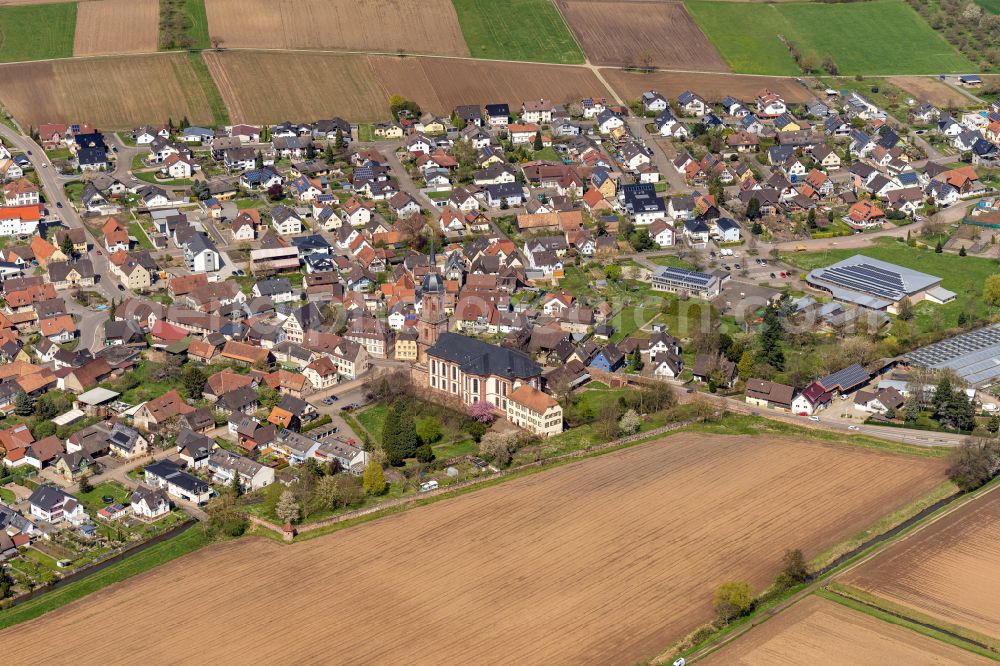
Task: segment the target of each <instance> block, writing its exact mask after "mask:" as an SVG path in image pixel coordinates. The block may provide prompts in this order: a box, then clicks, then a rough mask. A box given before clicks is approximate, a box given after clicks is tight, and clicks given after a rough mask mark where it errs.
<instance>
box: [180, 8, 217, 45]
mask: <svg viewBox="0 0 1000 666" xmlns="http://www.w3.org/2000/svg"><path fill="white" fill-rule="evenodd" d="M184 14H185V15H186V16H187V18H188V20H189V21H190V22H191V25H190V27H189V28H188V30H187V34H188V37H190V38H191V48H192V49H207V48H211V46H212V42H211V40H210V39H209V36H208V12H207V11H205V0H184Z"/></svg>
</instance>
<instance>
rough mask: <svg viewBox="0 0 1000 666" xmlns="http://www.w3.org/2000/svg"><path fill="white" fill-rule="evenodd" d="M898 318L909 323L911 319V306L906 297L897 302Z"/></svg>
mask: <svg viewBox="0 0 1000 666" xmlns="http://www.w3.org/2000/svg"><path fill="white" fill-rule="evenodd" d="M899 318H900V319H902V320H903V321H910V320H911V319H913V304H912V303H911V302H910V299H909V298H908V297H906V296H904V297H903V300H901V301H900V302H899Z"/></svg>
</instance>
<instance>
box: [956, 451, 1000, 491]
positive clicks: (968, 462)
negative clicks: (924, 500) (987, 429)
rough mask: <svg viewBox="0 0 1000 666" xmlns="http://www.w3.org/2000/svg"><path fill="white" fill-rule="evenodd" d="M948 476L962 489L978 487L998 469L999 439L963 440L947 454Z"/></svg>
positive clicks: (999, 465)
mask: <svg viewBox="0 0 1000 666" xmlns="http://www.w3.org/2000/svg"><path fill="white" fill-rule="evenodd" d="M949 462H950V465H949V466H948V478H950V479H951V480H952V481H953V482H954V484H955V485H956V486H958V487H959V488H960V489H961V490H962V491H964V492H969V491H970V490H975V489H976V488H979V487H980V486H982V485H983V484H985V483H986V482H987V481H989V480H990V479H992V478H993V477H994V476H995V475H996V474H997V471H1000V441H998V440H996V439H976V440H972V441H968V442H963V443H962V444H959V445H958V446H957V447H955V448H954V449H952V451H951V454H950V455H949Z"/></svg>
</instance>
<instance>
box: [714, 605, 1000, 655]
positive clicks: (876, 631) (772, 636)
mask: <svg viewBox="0 0 1000 666" xmlns="http://www.w3.org/2000/svg"><path fill="white" fill-rule="evenodd" d="M700 663H704V664H706V665H711V664H742V665H746V666H756V665H758V664H760V665H763V664H789V665H798V664H864V663H869V664H874V663H884V664H932V663H933V664H956V665H957V664H989V663H992V662H991V661H990V660H989V659H987V658H985V657H982V656H980V655H976V654H973V653H971V652H967V651H965V650H962V649H960V648H957V647H954V646H952V645H948V644H946V643H943V642H940V641H937V640H935V639H934V638H930V637H928V636H925V635H921V634H919V633H916V632H914V631H911V630H910V629H908V628H904V627H902V626H899V625H897V624H893V623H890V622H886V621H884V620H882V619H878V618H876V617H873V616H872V615H869V614H867V613H863V612H860V611H858V610H853V609H851V608H848V607H847V606H845V605H842V604H839V603H835V602H834V601H831V600H829V599H825V598H823V597H820V596H816V595H812V596H809V597H806V598H805V599H803V600H802V601H800V602H798V603H797V604H795V605H794V606H792V607H791V608H789V609H787V610H785V611H784V612H782V613H781V614H780V615H778V616H776V617H774V618H772V619H770V620H768V621H767V622H765V623H764V624H762V625H760V626H759V627H755V628H754V629H752V630H750V632H749V633H747V634H745V635H743V636H741V637H740V638H739V639H737V640H735V641H733V642H732V643H730V644H729V645H727V646H726V647H724V648H722V649H721V650H719V651H718V652H715V653H713V654H711V655H709V657H708V658H706V659H705V660H704V661H703V662H700Z"/></svg>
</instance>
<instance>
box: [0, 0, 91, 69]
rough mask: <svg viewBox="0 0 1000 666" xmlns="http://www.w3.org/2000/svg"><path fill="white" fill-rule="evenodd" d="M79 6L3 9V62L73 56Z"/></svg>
mask: <svg viewBox="0 0 1000 666" xmlns="http://www.w3.org/2000/svg"><path fill="white" fill-rule="evenodd" d="M75 29H76V3H75V2H60V3H56V4H46V5H11V6H0V62H17V61H22V60H44V59H47V58H69V57H70V56H72V55H73V32H74V30H75Z"/></svg>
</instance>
